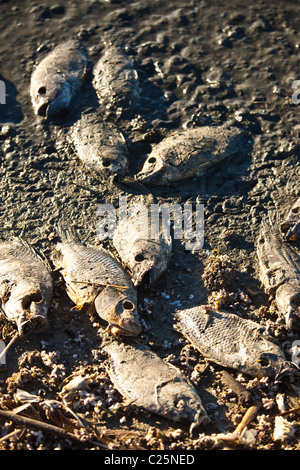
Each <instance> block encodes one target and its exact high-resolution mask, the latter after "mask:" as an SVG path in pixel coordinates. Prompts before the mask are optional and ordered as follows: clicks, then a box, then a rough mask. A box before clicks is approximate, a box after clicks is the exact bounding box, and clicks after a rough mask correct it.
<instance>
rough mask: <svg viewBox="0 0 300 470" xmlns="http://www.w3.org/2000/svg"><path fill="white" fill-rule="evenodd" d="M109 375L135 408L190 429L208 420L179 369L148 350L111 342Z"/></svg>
mask: <svg viewBox="0 0 300 470" xmlns="http://www.w3.org/2000/svg"><path fill="white" fill-rule="evenodd" d="M104 350H105V351H106V352H107V353H108V354H109V356H110V368H109V371H108V372H109V375H110V378H111V381H112V383H113V384H114V386H115V387H116V389H117V390H118V391H119V392H120V393H121V395H123V396H124V397H126V398H129V399H130V400H131V401H132V402H133V403H134V404H136V405H137V406H139V407H141V408H144V409H145V410H147V411H150V412H152V413H155V414H159V415H161V416H164V417H166V418H169V419H172V420H174V421H183V422H184V421H186V422H190V423H192V426H197V425H200V424H206V423H207V422H208V421H209V418H208V416H207V413H206V411H205V409H204V407H203V405H202V402H201V399H200V397H199V395H198V393H197V392H196V390H195V389H194V387H193V386H192V384H191V383H190V382H189V380H188V379H187V378H186V377H185V376H184V375H183V374H182V373H181V371H180V370H179V369H177V368H176V367H174V366H173V365H171V364H167V363H166V362H164V361H163V360H162V359H161V358H160V357H159V356H157V354H155V353H154V352H153V351H151V350H150V349H149V348H148V347H146V346H144V345H141V344H135V345H133V346H129V345H125V344H122V343H119V342H112V343H110V344H107V345H106V346H104Z"/></svg>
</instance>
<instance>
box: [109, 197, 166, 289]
mask: <svg viewBox="0 0 300 470" xmlns="http://www.w3.org/2000/svg"><path fill="white" fill-rule="evenodd" d="M130 209H134V207H133V208H130ZM146 215H147V220H145V219H144V214H143V213H140V212H139V205H137V208H136V210H131V213H130V214H129V215H128V217H127V218H126V220H124V221H123V220H120V222H119V224H118V225H117V227H116V230H115V232H114V237H113V244H114V246H115V248H116V250H117V251H118V253H119V256H120V258H121V260H122V262H123V263H124V265H125V266H126V267H127V268H128V269H129V270H130V272H131V279H132V281H133V284H134V285H136V286H137V285H139V284H140V283H141V282H142V281H145V282H146V283H147V284H149V285H152V284H154V283H155V282H156V281H157V279H158V278H159V277H160V276H161V274H162V273H163V272H164V271H165V269H166V268H167V265H168V261H169V259H170V257H171V252H172V238H171V237H170V236H168V237H167V236H166V237H165V236H164V234H163V233H162V231H161V230H160V232H159V233H157V234H156V236H155V238H153V239H152V238H151V233H150V227H149V224H148V213H147V214H146Z"/></svg>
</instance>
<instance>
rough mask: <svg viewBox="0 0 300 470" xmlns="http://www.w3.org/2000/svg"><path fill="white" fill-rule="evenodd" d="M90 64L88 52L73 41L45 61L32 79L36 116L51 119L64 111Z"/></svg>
mask: <svg viewBox="0 0 300 470" xmlns="http://www.w3.org/2000/svg"><path fill="white" fill-rule="evenodd" d="M87 62H88V59H87V55H86V52H85V51H84V49H83V48H82V47H81V45H80V44H79V43H78V42H77V41H74V40H69V41H67V42H64V43H63V44H60V45H58V46H57V47H55V48H54V49H53V50H52V51H51V52H50V53H49V54H48V55H47V56H46V57H44V59H43V60H42V61H41V62H40V63H39V65H38V66H37V67H36V69H35V70H34V72H33V73H32V76H31V83H30V95H31V101H32V106H33V109H34V112H35V114H37V115H39V116H43V117H50V116H54V115H56V114H59V113H60V112H62V111H65V110H66V109H67V108H68V107H69V104H70V102H71V99H72V97H73V96H74V95H75V93H76V92H77V91H78V90H79V88H80V86H81V83H82V80H83V77H84V74H85V71H86V66H87Z"/></svg>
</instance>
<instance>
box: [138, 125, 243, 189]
mask: <svg viewBox="0 0 300 470" xmlns="http://www.w3.org/2000/svg"><path fill="white" fill-rule="evenodd" d="M245 137H246V133H245V132H244V131H241V130H240V129H237V128H231V129H229V128H227V127H225V126H216V127H209V126H205V127H198V128H195V129H187V130H183V131H180V132H177V133H175V134H172V135H171V136H169V137H166V138H165V139H164V140H162V141H161V142H160V143H159V144H157V145H156V146H155V147H154V148H153V150H152V151H151V152H150V154H149V155H148V158H147V160H146V161H145V163H144V166H143V168H142V170H141V171H140V172H139V173H138V174H137V175H136V178H137V180H138V181H139V182H140V183H143V184H144V183H145V184H147V183H149V184H153V185H162V184H165V183H168V182H171V181H179V180H182V179H184V178H189V177H191V176H196V175H198V174H200V173H202V172H203V171H205V170H206V169H208V168H210V167H212V166H213V165H215V164H216V163H218V162H221V161H222V160H224V159H225V158H227V157H230V156H233V155H235V154H237V153H239V152H240V151H241V149H242V145H243V142H244V140H245Z"/></svg>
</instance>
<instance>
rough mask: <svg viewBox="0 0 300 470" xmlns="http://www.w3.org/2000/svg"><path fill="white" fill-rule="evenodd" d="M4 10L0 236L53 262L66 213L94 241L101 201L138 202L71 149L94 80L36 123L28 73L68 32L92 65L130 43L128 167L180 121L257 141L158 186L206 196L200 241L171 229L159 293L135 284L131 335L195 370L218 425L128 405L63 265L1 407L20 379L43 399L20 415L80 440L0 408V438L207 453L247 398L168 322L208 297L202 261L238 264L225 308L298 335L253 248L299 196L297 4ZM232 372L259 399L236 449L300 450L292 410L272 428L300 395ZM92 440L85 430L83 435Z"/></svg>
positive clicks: (163, 191) (194, 199)
mask: <svg viewBox="0 0 300 470" xmlns="http://www.w3.org/2000/svg"><path fill="white" fill-rule="evenodd" d="M0 8H1V20H0V41H1V56H0V79H1V80H3V81H4V82H5V85H6V92H7V99H6V104H5V105H3V104H1V105H0V123H1V130H0V158H1V166H0V173H1V189H0V191H1V212H0V228H1V236H2V237H3V238H4V239H6V238H8V237H10V236H11V235H20V236H23V237H25V238H26V239H27V240H28V241H29V242H30V243H32V244H33V246H34V247H35V248H36V249H37V250H38V251H40V252H42V253H43V254H44V255H45V256H47V257H48V258H49V259H50V258H51V252H52V250H53V248H54V246H55V243H56V242H57V240H58V239H57V236H56V230H55V226H56V224H57V223H60V222H63V223H65V224H70V225H73V226H74V227H75V229H76V231H77V232H78V234H79V235H80V237H81V239H82V240H83V241H86V242H90V243H102V242H101V240H99V238H97V234H96V225H97V215H96V210H97V207H98V205H99V204H101V203H104V202H106V203H108V202H109V203H112V204H114V206H115V207H116V208H117V207H118V201H119V195H127V196H128V202H129V203H130V202H133V203H134V202H138V201H139V200H140V195H141V194H142V193H143V191H141V188H139V187H136V186H135V185H124V184H118V185H108V183H107V182H106V181H102V180H101V179H100V177H99V176H98V175H97V174H95V173H94V172H92V171H91V170H89V169H87V168H86V167H84V166H83V164H82V163H81V162H80V160H79V159H78V158H77V156H76V155H75V154H74V152H73V151H72V149H70V148H69V147H68V146H67V145H66V139H65V136H66V132H67V130H68V128H69V127H70V125H71V124H72V122H74V120H76V116H78V114H79V113H80V111H81V110H82V109H84V108H86V107H88V106H95V105H97V101H96V98H95V93H94V91H93V89H92V88H91V85H90V82H89V80H88V78H89V75H88V76H87V80H86V82H85V83H84V85H83V88H82V90H81V92H80V93H79V94H78V95H77V96H76V98H75V99H74V101H73V102H72V106H71V108H70V112H69V113H68V114H67V115H66V116H64V117H63V118H61V119H57V120H55V121H52V122H50V123H44V122H43V121H41V120H40V119H38V118H37V117H35V116H34V114H33V112H32V107H31V103H30V96H29V83H30V76H31V73H32V71H33V68H34V66H35V64H36V63H38V62H39V61H40V60H41V59H42V58H43V57H44V56H45V55H46V54H47V52H49V51H50V50H51V49H52V48H53V47H54V46H55V45H57V44H59V43H61V42H62V41H64V40H67V39H69V38H70V37H78V38H80V39H81V40H82V42H83V43H84V45H85V46H86V48H87V50H88V53H89V60H90V67H91V66H92V64H93V63H95V62H96V60H97V59H98V58H99V57H100V55H101V52H102V50H103V41H102V38H103V37H108V38H109V39H111V40H113V41H116V42H117V43H119V44H121V45H122V46H124V47H125V48H126V51H127V53H128V55H129V56H130V57H131V58H132V59H133V61H134V62H135V64H136V67H137V70H138V72H139V76H140V80H141V81H142V84H143V89H144V93H143V104H142V106H141V109H140V110H139V115H133V116H130V117H128V118H126V119H119V120H118V125H119V126H120V127H121V128H122V129H123V131H124V132H125V133H126V134H127V137H128V144H129V149H130V153H131V166H130V172H131V174H132V175H133V174H135V173H136V172H137V171H138V169H139V168H140V167H141V165H142V163H143V161H144V159H145V156H146V154H147V153H148V152H149V150H150V149H151V147H152V146H153V145H155V143H156V142H158V141H160V140H161V139H162V138H164V137H166V136H168V135H169V134H170V133H172V132H174V131H176V130H178V129H180V128H188V127H193V126H201V125H207V124H208V125H210V124H212V125H216V124H221V123H225V122H231V123H232V124H234V125H237V126H239V127H241V128H243V129H246V130H247V131H248V132H249V141H250V142H251V151H250V152H246V153H244V154H243V155H242V154H241V155H239V156H237V157H234V158H232V159H227V160H225V161H224V162H222V163H221V164H218V166H217V167H215V168H213V169H211V170H209V171H208V172H207V173H206V174H205V175H202V176H199V177H197V178H193V179H189V180H186V181H183V182H180V183H174V184H169V185H165V186H163V187H161V188H159V187H158V188H150V190H149V191H147V190H146V189H145V191H144V196H145V197H146V200H147V198H148V197H150V195H153V196H154V197H155V198H156V201H157V202H158V203H160V204H161V203H164V202H166V203H174V202H176V203H179V204H181V205H182V204H184V203H185V202H189V203H193V204H195V203H203V204H204V208H205V244H204V247H203V249H202V250H199V251H195V252H190V251H187V250H185V246H184V244H183V243H182V242H181V241H180V240H176V241H175V243H174V247H173V256H172V259H171V261H170V264H169V267H168V269H167V271H166V273H165V275H164V276H163V277H162V278H161V279H160V281H159V282H158V283H157V285H156V286H154V287H153V288H151V289H147V288H146V287H141V288H139V305H140V309H139V310H140V318H141V321H142V323H143V332H142V336H141V338H140V340H141V341H143V342H144V343H146V344H149V345H150V346H151V347H152V348H153V349H155V350H156V352H157V353H158V354H159V355H160V356H161V357H163V358H167V359H168V360H169V361H170V362H172V363H173V364H175V365H177V366H178V367H180V368H181V369H182V370H183V371H184V372H185V373H186V374H187V376H189V377H190V378H191V379H192V380H193V383H194V384H195V386H196V388H197V390H198V392H199V394H200V396H201V397H202V399H203V403H204V405H205V406H206V409H207V411H208V414H209V416H210V418H211V424H210V425H209V426H208V427H207V428H205V429H200V430H197V432H196V433H194V435H193V436H190V435H189V432H188V431H189V429H188V426H187V425H185V424H178V423H172V422H170V421H168V420H166V419H163V418H160V417H157V416H153V415H150V414H149V413H147V412H145V411H142V410H138V409H137V408H136V407H135V406H134V404H131V405H128V404H126V402H125V401H123V400H122V398H121V397H120V395H119V394H118V392H116V391H115V390H114V388H113V387H112V385H111V383H110V381H109V378H108V376H107V373H106V369H105V364H106V362H105V361H106V357H105V356H104V355H103V354H102V352H101V341H102V333H103V330H104V329H105V325H104V324H103V323H102V322H101V320H100V319H99V318H95V317H93V316H92V315H91V314H89V312H87V311H86V310H84V309H83V310H76V309H74V306H73V304H72V302H71V301H70V300H69V299H68V298H67V296H66V294H65V292H64V286H63V282H62V280H61V279H60V277H59V274H58V273H56V274H55V293H54V297H53V301H52V304H51V308H50V312H49V321H50V328H49V330H48V331H47V332H45V333H40V334H37V335H36V336H34V337H28V338H26V339H23V340H18V341H17V342H15V343H14V345H13V346H12V347H11V349H10V350H9V351H8V353H7V368H6V370H4V371H3V372H1V376H0V379H1V384H0V387H1V398H0V402H1V409H3V410H11V409H13V408H15V407H17V406H19V405H20V403H22V402H18V401H16V399H15V396H14V394H15V392H16V390H17V389H22V390H25V391H27V392H30V393H33V394H36V395H38V396H39V397H40V402H39V403H35V404H33V405H32V406H29V407H28V408H27V409H26V410H25V411H23V414H26V413H27V416H30V417H33V418H35V419H41V420H42V421H43V422H50V423H53V424H56V425H58V426H60V427H65V428H66V429H68V430H70V431H71V432H72V433H75V432H77V436H80V435H81V436H82V441H81V442H80V439H77V440H76V439H73V438H67V439H66V438H61V437H58V436H55V435H52V434H51V433H50V434H49V433H47V432H43V431H40V430H38V429H32V428H30V427H27V428H24V427H23V426H19V427H18V426H17V425H16V424H13V423H12V422H10V421H4V420H3V419H2V420H1V432H0V438H1V437H4V436H6V435H8V434H9V433H11V432H13V431H14V430H18V429H19V430H20V432H16V433H15V434H13V435H12V436H11V437H9V436H8V437H7V438H5V439H1V440H0V448H1V449H92V448H95V449H103V448H110V449H151V450H153V449H159V450H162V449H194V450H200V449H211V448H213V447H214V443H215V440H214V436H215V435H216V434H218V433H224V432H230V431H232V430H234V429H235V428H236V426H237V425H238V423H239V422H240V421H241V419H242V417H243V415H244V414H245V412H246V410H247V408H248V406H249V403H248V404H245V403H241V402H240V401H239V400H238V397H237V395H236V394H235V393H234V392H233V391H231V390H230V388H229V387H228V385H226V383H225V382H224V380H222V376H221V372H222V370H223V369H222V367H220V366H216V365H213V364H208V363H207V362H206V361H205V359H204V358H203V357H202V356H201V355H200V354H199V353H198V352H196V351H194V350H193V349H192V348H191V347H190V346H189V345H187V344H186V342H185V341H184V340H183V339H182V338H181V337H180V335H179V334H178V333H177V332H176V331H175V330H174V328H173V317H172V313H173V312H174V310H175V308H176V307H177V306H180V307H183V308H184V307H190V306H193V305H194V304H195V303H207V302H208V301H209V300H210V297H209V296H210V294H211V293H210V292H208V290H207V289H206V288H205V285H204V282H203V278H202V275H203V272H204V269H205V267H206V266H207V261H208V257H209V256H210V255H212V254H216V255H226V256H228V259H229V260H230V262H232V263H233V264H234V268H235V279H234V281H235V284H233V285H232V286H229V291H230V289H231V291H230V292H229V295H228V297H226V298H225V300H224V302H225V304H224V307H226V308H227V309H228V310H229V311H233V312H236V313H237V314H239V315H241V316H243V317H244V318H250V319H253V320H255V321H258V322H260V323H261V324H262V325H264V326H266V327H267V329H268V330H269V331H270V333H271V334H273V335H274V338H276V340H277V341H279V342H280V344H281V345H282V347H283V348H284V351H285V353H286V355H287V357H288V358H289V359H290V358H291V352H290V349H291V345H292V342H293V341H294V340H296V339H298V338H299V336H298V334H297V333H292V334H291V333H288V332H287V331H286V330H285V327H284V323H283V322H282V321H280V320H278V317H277V315H276V306H274V304H273V303H270V302H269V299H268V298H267V296H265V294H264V292H263V289H262V286H261V284H260V281H259V272H258V264H257V258H256V248H255V246H256V240H257V236H258V233H259V229H260V224H261V220H262V218H263V217H264V216H265V215H266V214H268V213H269V212H270V213H272V214H273V213H274V211H276V212H277V214H278V217H279V220H280V218H282V217H283V216H284V215H285V214H286V213H287V211H288V209H289V208H290V206H291V205H292V204H293V203H294V201H295V200H296V199H297V197H299V195H300V190H299V175H300V165H299V140H298V138H299V132H300V125H299V106H300V105H296V104H293V102H292V98H291V97H292V93H293V92H294V91H295V90H293V88H292V82H293V81H294V80H296V79H300V76H299V73H300V72H299V47H300V36H299V29H300V5H299V3H298V2H296V1H295V2H293V1H286V0H284V1H283V0H279V1H277V2H274V4H271V2H267V1H259V0H255V1H253V2H246V1H235V0H234V1H229V2H225V3H224V2H221V1H216V0H212V1H208V0H206V1H202V0H199V1H188V0H181V1H179V0H174V1H173V2H167V1H158V0H152V1H150V0H149V1H148V0H145V1H141V2H125V1H122V0H120V1H118V0H108V1H105V0H102V1H101V0H100V1H96V0H94V1H84V2H82V1H81V2H80V1H77V0H72V2H71V1H63V0H62V1H60V2H59V3H57V4H54V3H50V2H46V1H44V2H37V1H36V2H35V1H14V2H10V1H3V0H2V1H0ZM99 111H100V112H102V111H103V110H101V109H99ZM107 119H113V116H107ZM104 245H105V246H108V247H109V246H110V243H109V242H107V241H106V242H105V243H104ZM294 247H295V249H299V246H297V245H296V244H295V245H294ZM237 286H238V287H237ZM238 288H239V289H240V290H238ZM227 293H228V292H227ZM1 326H2V334H3V335H5V334H6V335H7V336H6V342H8V341H9V340H10V338H12V337H13V335H14V333H15V330H14V327H13V326H12V325H8V324H7V323H6V322H5V320H4V319H3V318H2V320H1ZM230 373H231V375H232V376H233V377H235V378H237V379H238V381H240V382H241V383H242V384H243V385H244V386H245V387H246V388H247V389H248V390H249V391H251V394H252V398H253V399H254V400H260V401H261V403H262V406H261V408H260V409H259V411H258V414H257V416H256V417H255V418H254V420H253V421H252V423H251V424H250V425H249V428H251V429H253V430H255V432H256V435H255V439H254V440H252V441H248V443H247V444H244V445H243V446H242V447H243V448H252V449H271V450H273V449H299V444H298V438H299V415H297V414H295V413H294V414H290V415H288V416H287V420H288V421H289V422H290V423H291V426H292V428H293V431H294V434H293V435H292V436H290V437H289V438H287V439H285V440H284V441H283V442H281V441H274V438H273V430H274V420H273V417H274V416H275V415H276V414H277V413H278V412H279V411H281V410H282V407H281V406H279V403H281V402H280V397H281V398H282V397H284V400H285V406H286V409H289V408H293V407H295V406H299V401H298V399H297V394H295V391H294V390H292V389H291V388H289V387H288V386H286V385H285V384H277V383H273V382H272V381H270V380H256V379H251V378H248V377H247V376H243V375H241V374H237V373H235V372H233V371H230ZM72 374H75V375H76V374H83V375H84V376H87V382H88V385H89V388H88V390H85V391H80V392H77V393H75V394H74V395H72V396H71V397H70V396H66V397H64V395H62V394H61V393H60V392H61V390H62V386H63V385H64V384H65V383H66V382H67V381H68V377H70V376H72ZM282 394H284V395H282ZM63 398H65V401H64V405H63ZM49 400H56V402H55V403H53V402H52V405H51V402H50V404H49ZM57 402H59V403H57ZM47 403H48V405H47ZM66 404H67V405H68V406H69V407H70V409H71V410H72V411H73V412H75V413H76V415H77V416H78V417H79V418H80V419H81V420H82V421H83V422H84V423H83V424H84V425H85V431H84V432H83V431H82V430H81V431H80V430H78V431H76V428H78V429H79V428H80V426H79V424H78V421H77V419H76V417H74V415H72V414H71V413H70V411H68V409H67V408H66ZM87 436H88V437H89V439H90V440H88V441H84V439H85V438H86V437H87ZM91 440H92V441H93V442H91ZM99 443H100V444H101V445H100V447H99ZM217 447H218V448H223V447H224V446H223V445H222V444H219V445H218V446H217Z"/></svg>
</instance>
